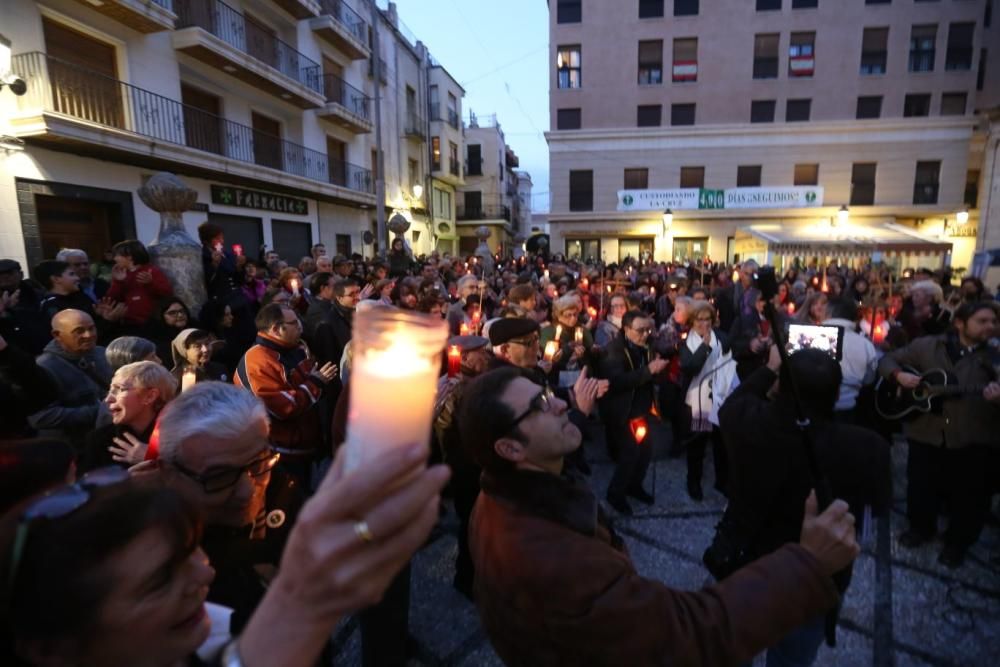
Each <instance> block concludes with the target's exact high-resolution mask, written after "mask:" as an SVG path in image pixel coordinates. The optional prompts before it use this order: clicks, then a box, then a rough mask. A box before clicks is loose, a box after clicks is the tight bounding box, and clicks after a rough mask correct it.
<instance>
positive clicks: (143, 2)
mask: <svg viewBox="0 0 1000 667" xmlns="http://www.w3.org/2000/svg"><path fill="white" fill-rule="evenodd" d="M78 1H79V2H80V4H82V5H86V6H87V7H90V8H91V9H93V10H94V11H96V12H98V13H100V14H103V15H104V16H107V17H108V18H110V19H114V20H115V21H118V22H119V23H123V24H125V25H127V26H128V27H130V28H132V29H133V30H135V31H137V32H143V33H151V32H162V31H164V30H173V29H174V20H175V19H176V18H177V15H176V14H174V10H173V2H172V0H104V2H93V1H92V0H78Z"/></svg>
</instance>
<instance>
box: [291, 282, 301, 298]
mask: <svg viewBox="0 0 1000 667" xmlns="http://www.w3.org/2000/svg"><path fill="white" fill-rule="evenodd" d="M289 285H291V286H292V296H295V297H298V296H301V294H300V292H299V279H298V278H292V279H291V281H290V282H289Z"/></svg>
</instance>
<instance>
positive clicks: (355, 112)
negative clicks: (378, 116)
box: [316, 74, 375, 134]
mask: <svg viewBox="0 0 1000 667" xmlns="http://www.w3.org/2000/svg"><path fill="white" fill-rule="evenodd" d="M323 92H324V94H325V95H326V106H325V107H322V108H321V109H319V110H318V111H317V112H316V115H317V116H319V117H320V118H325V119H327V120H328V121H330V122H332V123H336V124H337V125H340V126H342V127H345V128H347V129H348V130H350V131H351V132H354V133H355V134H366V133H368V132H371V131H372V130H373V129H375V123H374V122H372V116H371V111H370V107H371V98H369V97H368V96H366V95H365V94H364V93H363V92H361V91H360V90H358V89H357V88H355V87H354V86H352V85H350V84H349V83H347V82H346V81H344V80H343V79H341V78H340V77H339V76H337V75H335V74H324V75H323Z"/></svg>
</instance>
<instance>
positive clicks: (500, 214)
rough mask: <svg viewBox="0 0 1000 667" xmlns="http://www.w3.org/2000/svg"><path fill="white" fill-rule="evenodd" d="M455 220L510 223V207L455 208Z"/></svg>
mask: <svg viewBox="0 0 1000 667" xmlns="http://www.w3.org/2000/svg"><path fill="white" fill-rule="evenodd" d="M455 219H456V220H506V221H507V222H510V207H508V206H503V205H501V204H480V205H478V206H469V205H463V204H459V205H457V206H456V207H455Z"/></svg>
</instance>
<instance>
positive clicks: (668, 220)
mask: <svg viewBox="0 0 1000 667" xmlns="http://www.w3.org/2000/svg"><path fill="white" fill-rule="evenodd" d="M673 224H674V212H673V211H671V210H670V209H669V208H668V209H667V210H666V211H664V212H663V233H664V234H666V233H667V232H669V231H670V227H671V225H673Z"/></svg>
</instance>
